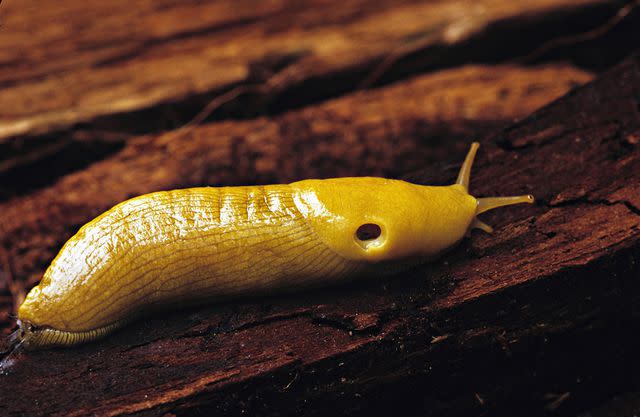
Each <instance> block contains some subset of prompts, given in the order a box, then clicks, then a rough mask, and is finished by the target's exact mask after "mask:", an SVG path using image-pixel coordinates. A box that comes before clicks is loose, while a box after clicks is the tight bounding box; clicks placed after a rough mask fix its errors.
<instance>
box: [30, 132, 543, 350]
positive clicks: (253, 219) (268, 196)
mask: <svg viewBox="0 0 640 417" xmlns="http://www.w3.org/2000/svg"><path fill="white" fill-rule="evenodd" d="M476 149H477V144H474V145H473V146H472V149H471V151H470V152H469V155H468V156H467V160H466V161H465V164H464V165H463V168H462V170H461V173H460V176H459V178H458V181H457V183H456V184H454V185H451V186H446V187H431V186H422V185H416V184H411V183H408V182H404V181H398V180H390V179H384V178H372V177H361V178H335V179H327V180H304V181H299V182H295V183H292V184H287V185H270V186H246V187H220V188H215V187H203V188H191V189H183V190H174V191H167V192H156V193H151V194H147V195H143V196H140V197H136V198H133V199H131V200H128V201H125V202H123V203H120V204H118V205H116V206H115V207H113V208H112V209H110V210H109V211H107V212H105V213H103V214H102V215H100V216H99V217H97V218H96V219H94V220H92V221H91V222H89V223H87V224H86V225H85V226H83V227H82V228H81V229H80V230H79V231H78V233H77V234H76V235H75V236H73V237H72V238H71V239H70V240H69V241H68V242H67V243H66V244H65V245H64V247H63V248H62V250H61V251H60V253H59V254H58V256H57V257H56V258H55V259H54V260H53V262H52V263H51V265H50V266H49V268H48V269H47V271H46V272H45V274H44V276H43V278H42V280H41V282H40V284H39V285H38V286H36V287H34V288H33V289H32V290H31V291H30V292H29V294H28V296H27V297H26V299H25V301H24V303H23V304H22V305H21V306H20V309H19V311H18V318H19V325H20V329H19V330H18V336H17V337H18V339H19V340H20V341H21V342H22V344H23V345H24V346H25V347H27V348H44V347H51V346H68V345H73V344H78V343H82V342H85V341H89V340H93V339H96V338H99V337H101V336H104V335H106V334H107V333H109V332H111V331H112V330H114V329H116V328H118V327H120V326H122V325H123V324H124V323H126V322H127V321H129V320H131V319H133V318H135V317H137V316H138V315H140V314H143V313H147V312H150V311H154V310H158V309H163V308H166V307H167V306H172V305H184V304H193V303H205V302H215V301H216V300H223V299H226V298H228V297H233V296H240V295H248V294H252V295H260V294H270V293H274V292H278V291H292V290H296V289H298V288H302V287H309V286H318V285H326V284H329V283H332V282H336V281H341V280H345V279H350V278H352V277H356V276H358V275H362V274H364V273H366V274H367V276H370V275H375V274H376V273H378V272H380V273H382V272H383V271H387V270H389V269H390V268H391V269H394V268H397V267H401V266H402V265H405V264H409V263H415V262H416V260H421V259H429V258H433V257H435V256H437V255H438V254H440V253H442V252H443V251H444V250H446V249H448V248H450V247H451V246H453V245H455V244H456V243H457V242H458V241H459V240H461V239H462V238H463V237H464V236H465V234H466V233H467V232H468V230H469V229H471V228H473V227H477V228H481V229H484V230H487V231H489V229H490V228H489V227H488V226H486V225H485V224H484V223H482V222H480V221H479V220H477V219H476V215H477V214H479V213H480V212H482V211H486V210H489V209H491V208H494V207H498V206H501V205H508V204H515V203H520V202H532V201H533V198H532V197H531V196H521V197H496V198H489V199H476V198H474V197H472V196H471V195H469V194H468V192H467V187H468V181H469V172H470V168H471V164H472V162H473V157H474V155H475V152H476ZM483 201H484V203H483Z"/></svg>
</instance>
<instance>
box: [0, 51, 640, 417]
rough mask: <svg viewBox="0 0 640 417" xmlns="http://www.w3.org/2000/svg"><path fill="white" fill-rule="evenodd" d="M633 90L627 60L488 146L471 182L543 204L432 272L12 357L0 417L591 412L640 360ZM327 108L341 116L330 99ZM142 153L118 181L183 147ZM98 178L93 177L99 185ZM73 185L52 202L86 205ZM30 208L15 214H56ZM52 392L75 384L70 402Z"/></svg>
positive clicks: (637, 127) (420, 177) (504, 221)
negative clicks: (581, 407) (27, 416)
mask: <svg viewBox="0 0 640 417" xmlns="http://www.w3.org/2000/svg"><path fill="white" fill-rule="evenodd" d="M413 90H415V87H414V88H413ZM639 96H640V56H637V55H636V56H635V57H632V58H631V59H629V60H628V61H626V62H625V63H624V64H622V65H620V66H619V67H617V68H615V69H613V70H611V71H609V72H608V73H606V74H605V75H604V76H602V77H600V78H598V79H597V80H596V81H594V82H592V83H590V84H589V85H588V86H586V87H584V88H581V89H579V90H578V91H576V92H574V93H572V94H570V95H568V96H566V97H564V98H562V99H561V100H559V101H557V102H555V103H553V104H552V105H550V106H548V107H545V108H543V109H542V110H540V111H538V112H536V113H534V114H533V115H532V116H531V117H528V118H527V119H525V120H524V121H522V122H520V123H518V124H515V125H513V126H511V127H510V128H507V129H506V130H504V131H501V132H500V133H499V134H497V135H494V136H492V137H491V138H490V139H488V140H486V141H484V147H483V151H482V152H481V154H480V155H479V160H478V162H477V164H476V168H475V170H474V177H473V181H472V190H473V191H474V192H475V193H476V194H478V195H502V194H511V193H523V192H532V193H533V194H535V195H536V196H537V198H538V203H537V205H536V206H534V207H530V206H527V207H519V208H512V209H510V210H503V211H501V212H500V213H495V214H492V215H489V216H486V220H487V222H489V223H491V224H493V225H494V226H496V229H497V230H496V232H495V234H493V235H480V234H477V235H476V234H474V236H473V237H472V239H471V240H470V241H466V242H465V243H464V244H463V245H462V246H461V247H459V248H457V249H456V250H455V251H453V252H452V253H450V254H448V255H447V256H446V257H445V258H443V259H442V260H440V261H438V262H436V263H434V264H432V265H430V266H427V267H422V268H419V269H417V270H415V271H413V273H411V274H404V275H403V276H398V277H395V278H393V279H390V280H387V281H382V282H368V283H367V282H361V283H357V284H354V285H351V286H347V287H342V288H338V289H335V288H334V289H330V290H327V291H324V292H315V293H307V294H301V295H297V296H294V297H286V298H281V299H263V300H255V301H253V302H245V303H236V304H233V305H227V306H219V307H211V308H203V309H197V310H190V311H189V312H184V313H182V314H168V315H166V316H163V317H157V318H154V319H149V320H145V321H142V322H138V323H137V324H133V325H131V326H130V327H128V328H127V329H125V330H123V331H121V332H118V333H117V334H115V335H113V337H110V338H108V339H106V340H104V341H101V342H99V343H95V344H92V345H87V346H83V347H80V348H77V349H69V350H57V351H51V352H35V353H21V354H18V355H16V356H15V357H14V358H13V364H12V365H11V367H10V368H9V372H8V375H4V376H3V377H2V378H0V392H2V393H8V392H10V393H11V399H10V400H7V399H3V401H2V402H0V407H2V408H0V410H1V411H2V412H3V414H7V415H21V414H23V413H25V412H29V413H31V414H42V415H45V414H46V415H85V414H95V415H110V416H113V415H124V414H136V415H162V414H163V413H166V412H171V413H173V414H175V415H196V414H211V413H214V412H218V413H221V414H222V413H224V414H227V415H256V414H259V415H299V414H300V413H302V412H305V413H306V414H307V415H327V414H328V413H329V412H330V410H335V409H339V410H340V411H341V412H342V413H344V414H358V413H359V414H367V415H390V414H399V413H400V412H405V414H406V413H407V412H410V411H408V410H419V412H420V413H421V415H461V414H463V413H467V414H470V413H473V412H477V413H486V412H491V411H492V410H493V411H496V410H497V411H501V412H502V414H505V413H506V414H513V413H514V410H513V409H509V407H515V406H517V407H518V408H517V411H518V413H519V414H523V413H529V414H532V413H536V412H541V411H542V410H544V409H545V407H546V409H547V410H549V411H558V410H565V411H566V410H569V412H570V411H571V410H573V409H574V408H575V407H576V403H577V402H580V401H582V404H584V403H585V402H589V401H594V400H595V399H596V398H597V397H598V396H600V397H601V396H603V395H606V394H607V393H608V392H611V390H612V389H615V386H616V378H615V377H616V376H617V374H615V373H614V374H613V375H612V374H611V373H610V371H611V370H612V369H616V370H618V371H619V372H620V373H621V374H625V373H633V372H636V373H637V370H638V368H640V363H639V362H640V361H638V358H637V355H634V354H632V353H635V352H637V348H638V347H639V346H638V343H639V342H638V340H636V339H637V338H634V337H633V336H632V330H633V329H634V328H636V327H637V319H638V316H637V308H636V307H635V305H636V304H637V301H638V298H639V295H640V285H639V283H638V280H637V277H638V276H639V274H640V265H639V264H638V262H637V260H638V259H639V256H640V147H639V145H640V140H639V138H640V104H639V102H638V97H639ZM358 97H360V98H361V97H363V96H356V97H354V98H353V100H358ZM336 103H337V102H334V103H329V104H327V107H319V108H324V109H327V108H330V107H331V106H332V105H333V106H336ZM418 107H419V108H423V107H424V105H421V106H418ZM325 111H326V110H325ZM305 112H306V113H305ZM304 114H313V118H309V119H308V120H309V123H308V124H307V126H310V127H307V128H308V129H312V127H313V124H312V123H311V121H312V120H313V121H314V122H315V121H318V120H320V121H319V122H317V123H321V125H320V126H321V127H324V126H325V124H324V123H323V122H322V121H321V120H322V118H318V117H319V116H320V114H321V113H320V112H318V111H317V110H313V109H309V110H306V111H303V112H301V113H297V116H295V117H300V116H301V115H304ZM326 114H327V116H326V119H327V120H334V122H336V123H338V124H339V121H340V120H341V119H340V117H339V115H340V113H339V112H337V111H336V109H335V108H334V111H333V112H332V113H329V112H327V113H326ZM329 115H330V116H329ZM287 117H291V116H283V118H282V119H280V122H279V123H283V121H284V120H286V119H287ZM379 117H385V118H393V117H394V116H393V114H391V115H388V114H384V112H383V115H380V116H379ZM257 123H264V121H260V122H257ZM327 125H329V123H327ZM218 126H225V129H230V128H231V127H232V126H238V125H235V124H231V123H230V124H222V125H218ZM247 126H249V125H247ZM202 129H203V130H202V131H201V132H207V133H210V132H211V131H213V130H215V129H221V128H219V127H216V125H213V126H206V127H203V128H202ZM245 129H246V127H245ZM286 131H287V130H285V129H280V133H279V134H282V132H286ZM320 131H324V130H323V129H322V128H321V129H320ZM244 132H245V134H246V133H249V132H250V133H252V134H253V135H256V137H264V135H265V134H266V133H264V131H262V130H257V131H254V130H249V131H244ZM387 132H388V131H387ZM403 133H404V134H406V135H410V132H408V131H405V132H403ZM387 134H388V133H387ZM383 136H386V135H383ZM207 137H209V136H207ZM248 137H253V136H248ZM284 137H287V136H286V135H284ZM200 140H204V139H203V137H202V136H200V135H194V137H193V138H192V141H193V142H194V143H197V142H198V141H200ZM257 142H260V141H257ZM136 143H137V144H133V143H132V144H131V147H130V148H128V149H129V150H127V151H124V152H123V153H122V155H119V156H118V157H117V158H121V161H122V162H123V163H122V166H123V168H124V167H125V164H124V162H125V161H126V159H127V157H129V158H131V159H130V161H129V162H130V163H131V164H130V165H129V164H127V165H126V170H123V171H122V174H121V175H123V176H127V175H136V172H137V168H136V167H137V166H140V165H138V164H142V162H141V161H143V159H140V157H139V154H136V152H135V151H134V150H135V149H140V148H143V147H147V148H148V149H149V150H150V151H153V149H161V148H162V147H170V146H172V143H171V142H169V143H155V142H154V139H153V138H145V139H141V140H140V141H139V142H136ZM136 147H137V148H136ZM150 155H152V157H151V159H149V162H148V163H153V162H156V163H157V164H158V167H159V168H160V169H159V170H158V171H157V172H158V173H157V174H154V175H156V177H153V178H152V179H151V180H152V181H157V182H156V183H155V184H156V185H166V184H165V183H162V181H163V179H164V178H167V175H168V174H166V173H163V172H164V170H163V169H162V168H163V167H162V164H163V163H164V162H165V161H164V160H163V159H162V158H161V157H160V156H158V154H156V153H154V152H151V153H150ZM153 155H156V156H153ZM196 156H197V154H191V157H192V158H196ZM117 158H116V159H114V160H112V161H110V163H109V164H110V165H112V164H115V165H116V166H117V164H116V161H117V160H118V159H117ZM174 168H175V167H174ZM443 168H444V169H443ZM103 169H104V164H102V165H101V164H97V165H96V166H95V167H92V168H91V169H89V170H88V171H87V172H86V173H85V174H83V175H86V176H87V178H88V177H90V176H93V178H95V180H96V181H101V180H102V178H103V177H102V176H101V173H102V172H104V171H102V170H103ZM455 169H456V167H455V166H444V167H443V166H442V165H436V166H432V168H431V169H429V170H426V171H422V172H421V173H418V174H416V175H414V176H413V177H412V178H413V179H414V180H417V181H420V182H429V183H434V182H435V183H441V182H447V181H450V180H451V179H452V178H453V177H454V176H455ZM168 170H169V168H167V171H168ZM146 172H148V171H146ZM154 172H156V171H154ZM178 172H179V170H178ZM184 174H186V175H187V177H188V175H193V173H184ZM199 175H200V176H199V177H197V178H200V179H202V178H205V177H204V176H202V174H199ZM75 178H76V181H80V180H78V179H77V178H83V177H75ZM104 178H109V177H108V176H106V177H104ZM188 178H192V179H193V178H194V177H188ZM69 181H70V182H69V183H68V184H67V185H65V187H68V188H60V189H59V192H61V191H62V190H63V189H64V190H67V191H65V194H66V195H67V196H71V197H75V200H68V201H69V203H68V204H71V203H72V202H74V201H75V202H76V204H78V205H81V204H82V203H81V201H82V200H83V199H82V196H81V195H80V191H78V193H76V194H75V195H74V194H69V191H68V190H69V189H71V187H72V185H73V181H71V180H69ZM104 181H105V182H104V184H113V183H112V182H109V181H106V180H104ZM59 184H65V180H63V181H61V182H60V183H59ZM78 185H82V188H78V190H81V189H82V190H84V189H85V187H87V185H88V182H79V183H78ZM57 186H59V187H62V186H60V185H57ZM89 190H91V188H89ZM104 190H105V192H113V193H114V194H111V195H112V196H118V197H119V194H117V193H118V192H122V191H119V190H113V189H112V188H111V187H109V186H106V187H104ZM134 191H137V190H134ZM45 192H48V191H45ZM53 194H54V193H53V192H52V193H51V195H50V198H54V195H53ZM71 197H67V198H71ZM36 199H37V197H34V198H33V199H32V201H36ZM21 201H27V198H26V199H25V200H21ZM42 201H43V202H44V201H45V200H44V199H43V200H42ZM54 201H55V200H54ZM22 204H26V203H22ZM33 204H35V203H33ZM40 204H44V203H40ZM23 207H24V209H23V210H22V211H21V213H23V216H28V215H30V213H31V212H33V213H36V212H41V211H42V210H44V209H45V207H35V206H34V208H33V211H30V210H26V208H27V207H28V206H26V205H25V206H23ZM7 208H8V207H7ZM59 216H62V214H60V215H59ZM27 236H28V233H27ZM595 358H598V359H601V360H596V359H595ZM607 378H609V379H607ZM51 386H64V395H59V394H57V393H56V391H53V390H51V389H50V387H51ZM594 387H597V389H594ZM389 399H393V401H389ZM506 399H509V401H506ZM34 401H37V402H38V404H42V409H40V410H37V409H35V408H36V407H35V406H34ZM572 407H573V408H572ZM505 408H506V410H505Z"/></svg>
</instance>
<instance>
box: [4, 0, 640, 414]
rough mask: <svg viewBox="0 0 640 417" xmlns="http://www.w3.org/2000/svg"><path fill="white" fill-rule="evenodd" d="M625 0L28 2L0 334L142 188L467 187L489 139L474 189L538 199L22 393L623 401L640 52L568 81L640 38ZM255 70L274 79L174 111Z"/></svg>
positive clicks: (198, 322)
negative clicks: (336, 280)
mask: <svg viewBox="0 0 640 417" xmlns="http://www.w3.org/2000/svg"><path fill="white" fill-rule="evenodd" d="M630 4H632V3H630ZM623 5H624V3H621V2H615V1H597V0H581V1H568V0H543V1H529V2H506V1H502V0H482V1H478V2H471V3H470V2H463V1H453V2H449V1H446V2H445V1H427V2H424V1H422V2H421V1H404V2H393V1H387V0H382V1H377V2H363V1H360V0H341V1H333V0H322V1H320V0H314V1H310V2H295V1H265V2H253V1H241V2H237V1H214V2H200V1H188V2H184V1H182V2H179V1H155V2H152V1H142V0H140V1H135V2H130V1H129V2H124V1H113V2H97V1H94V0H87V1H84V2H74V1H69V2H60V1H53V0H46V1H39V2H35V1H32V0H28V1H22V2H17V1H16V0H5V1H4V2H3V3H2V5H1V6H0V18H2V25H1V26H0V35H2V36H0V109H1V110H0V330H1V332H0V334H8V332H9V331H10V330H11V327H12V326H13V324H14V320H13V317H12V316H11V313H12V310H13V309H14V304H15V303H17V302H19V300H20V298H21V296H23V295H24V291H26V290H27V289H28V288H30V287H31V286H32V285H34V284H35V283H36V282H37V281H38V279H39V278H40V276H41V274H42V272H43V270H44V268H46V266H47V264H48V263H49V262H50V261H51V259H52V258H53V256H54V255H55V253H56V252H57V251H58V250H59V248H60V247H61V245H62V243H63V242H64V241H65V240H66V239H67V238H68V237H70V236H71V235H72V234H73V233H74V232H75V231H76V230H77V229H78V228H79V227H80V226H81V225H82V224H83V223H85V222H86V221H88V220H90V219H91V218H92V217H94V216H95V215H97V214H99V213H100V212H102V211H104V210H105V209H108V208H109V207H110V206H112V205H113V204H115V203H117V202H119V201H122V200H124V199H126V198H128V197H131V196H134V195H138V194H141V193H146V192H150V191H155V190H160V189H171V188H179V187H188V186H197V185H233V184H244V183H271V182H287V181H292V180H296V179H301V178H308V177H328V176H346V175H384V176H391V177H398V176H404V177H405V178H408V179H410V180H413V181H416V182H420V183H431V184H443V183H448V182H451V181H452V180H453V179H454V178H455V175H456V172H457V169H458V167H459V164H460V162H461V158H462V156H463V155H464V152H465V151H466V149H467V146H468V144H469V142H470V141H471V139H476V138H480V139H481V141H482V143H483V146H482V148H481V150H480V153H479V156H478V161H477V164H476V166H475V168H474V171H473V175H472V192H473V193H474V194H476V195H478V196H485V195H505V194H516V193H533V194H534V195H535V196H536V197H537V199H538V201H537V203H536V205H535V206H533V207H532V206H527V207H514V208H510V209H505V210H502V211H500V212H496V213H495V214H493V213H489V214H488V215H487V216H485V218H486V221H487V222H488V223H490V224H491V225H493V226H496V232H495V233H494V234H493V235H483V234H480V233H474V234H473V236H472V237H471V238H470V239H469V240H466V241H465V242H463V244H462V245H461V246H460V247H458V248H456V249H455V250H454V251H452V252H451V253H449V254H447V255H446V256H445V257H443V258H442V259H440V260H438V261H437V262H435V263H433V264H430V265H426V266H424V267H420V268H418V269H416V270H414V271H411V272H409V273H405V274H402V275H400V276H396V277H393V278H391V279H387V280H383V281H374V282H371V281H369V282H367V280H363V281H361V282H359V283H355V284H351V285H347V286H342V287H338V288H331V289H326V290H322V291H315V292H305V293H302V294H296V295H292V296H286V297H279V298H266V299H257V300H243V301H239V302H234V303H233V304H227V305H219V306H209V307H204V308H196V309H189V310H185V311H180V312H169V311H168V312H166V314H161V315H159V316H155V317H150V318H146V319H144V320H140V321H138V322H136V323H133V324H131V325H130V326H128V327H127V328H125V329H123V330H122V331H119V332H117V333H116V334H114V335H112V336H111V337H109V338H107V339H105V340H102V341H100V342H97V343H93V344H89V345H86V346H82V347H78V348H73V349H67V350H52V351H46V352H17V353H15V354H13V355H12V356H10V357H9V358H8V359H7V362H6V363H7V367H6V368H5V369H4V372H3V373H2V374H0V415H3V416H4V415H11V416H18V415H20V416H21V415H58V416H63V415H64V416H67V415H77V416H80V415H99V416H119V415H140V416H145V415H148V416H155V415H167V416H169V415H175V416H196V415H217V414H220V415H272V416H280V415H283V416H284V415H311V416H314V415H317V416H324V415H334V414H336V412H337V410H339V412H340V414H344V415H367V416H388V415H398V416H400V415H406V416H409V415H410V416H418V415H420V416H426V415H434V416H463V415H486V414H498V415H540V414H554V415H575V414H577V413H582V414H584V415H585V416H586V415H591V414H593V415H616V414H615V410H616V408H619V407H618V403H617V402H616V401H612V402H610V403H609V404H611V405H610V406H609V405H607V404H608V403H606V402H604V405H600V403H602V402H603V401H606V400H608V399H609V398H610V397H611V396H613V395H618V394H619V393H621V392H624V391H632V392H634V391H635V392H638V391H640V379H639V378H637V376H636V375H638V374H639V372H638V371H640V361H639V360H638V359H637V350H638V348H640V340H636V339H638V338H637V337H635V334H636V333H637V329H638V328H639V327H640V321H639V320H638V319H639V315H638V308H637V307H636V304H637V302H638V299H639V298H640V297H639V295H640V293H639V290H640V286H639V285H638V282H637V278H638V276H640V265H639V263H638V262H639V260H640V243H639V238H640V98H639V97H640V55H638V54H636V55H633V56H632V57H630V58H629V59H627V60H626V61H625V62H624V63H623V64H621V65H618V66H617V67H616V68H614V69H611V70H609V71H608V72H606V73H605V74H603V75H601V76H600V77H599V78H597V79H596V80H595V81H593V82H591V83H590V84H588V85H587V86H585V87H582V88H579V89H578V90H575V91H572V92H570V93H569V94H568V95H565V94H566V93H567V92H569V91H571V90H572V89H574V88H576V87H578V86H580V85H583V84H585V83H587V82H589V81H590V80H592V78H593V72H594V71H598V70H599V69H600V68H601V67H602V66H603V65H605V64H606V65H609V64H611V63H612V62H616V61H617V60H616V57H618V56H619V55H620V54H624V53H628V52H629V51H631V50H633V49H634V48H636V46H635V45H637V42H635V40H637V39H638V35H639V33H638V32H637V29H635V30H634V27H635V28H637V27H638V26H637V24H638V23H640V16H639V14H638V13H637V11H634V12H633V13H631V14H630V16H631V18H624V19H623V20H621V22H617V23H616V24H615V25H614V26H615V27H613V26H611V27H609V26H599V25H602V24H604V22H607V21H608V19H610V18H611V17H612V16H615V15H616V13H618V15H619V16H626V15H622V14H621V13H622V12H621V10H622V11H624V10H627V12H630V11H631V10H632V9H630V8H629V9H620V7H622V6H623ZM594 27H601V28H603V27H605V28H606V30H603V31H602V32H593V33H597V36H583V37H577V38H574V39H571V41H570V42H568V43H567V44H566V45H564V44H563V43H562V42H559V43H557V44H553V42H554V41H553V39H556V37H558V36H563V35H567V34H570V33H574V32H580V31H584V30H590V29H593V28H594ZM616 33H617V34H616ZM591 38H593V39H591ZM607 39H609V43H607ZM611 39H614V40H615V42H611ZM565 40H566V39H565ZM548 41H551V42H552V44H551V45H552V46H553V47H552V48H551V52H549V51H543V52H544V53H543V54H541V56H543V57H544V59H542V61H541V62H537V63H536V65H531V64H529V65H528V66H523V63H525V64H526V63H529V62H530V61H529V60H524V61H518V59H517V58H518V57H521V56H523V55H527V54H529V53H530V52H531V51H537V50H538V48H539V47H540V45H547V44H546V42H548ZM563 45H564V46H563ZM585 45H587V46H585ZM603 56H604V57H605V58H602V57H603ZM601 60H604V61H603V62H604V64H603V63H600V61H601ZM516 61H518V64H516V63H515V62H516ZM534 61H535V60H534ZM580 65H582V67H583V68H584V69H580ZM606 65H605V66H606ZM239 85H262V86H263V87H261V88H259V89H256V90H255V91H253V92H252V93H250V94H241V95H239V96H238V97H236V98H234V99H233V100H231V102H230V103H228V104H226V105H224V106H223V107H222V108H220V109H217V110H216V111H215V112H214V114H213V116H212V118H210V119H209V120H210V121H211V120H216V122H215V123H208V124H203V125H201V126H197V127H194V128H193V129H191V130H188V131H185V132H181V131H177V130H172V131H171V130H170V131H169V132H167V133H164V132H163V129H172V128H175V127H177V126H180V125H181V124H183V123H184V122H186V121H188V120H189V119H190V118H191V117H193V115H195V114H196V113H197V112H198V111H199V110H200V109H202V107H203V106H204V105H205V104H206V103H207V102H208V101H209V100H210V99H211V98H213V97H216V96H217V95H219V94H220V93H222V92H225V91H229V90H230V89H232V88H234V87H235V86H239ZM372 85H376V86H378V88H375V89H368V87H371V86H372ZM380 86H381V87H380ZM359 90H364V91H359ZM563 95H565V96H564V97H562V98H561V99H560V100H558V101H555V102H553V103H552V104H550V105H548V106H546V107H544V108H542V109H541V110H538V111H535V110H536V109H538V108H540V107H541V106H544V105H546V104H547V103H550V102H552V101H553V100H555V99H557V98H559V97H561V96H563ZM329 98H331V100H328V101H325V99H329ZM534 111H535V112H534ZM532 112H533V114H532V115H531V116H529V117H526V118H525V116H528V115H530V114H531V113H532ZM253 116H260V117H256V118H251V119H250V118H249V117H253ZM221 119H227V120H221ZM518 120H521V121H519V122H517V121H518ZM425 167H426V168H425ZM409 172H414V174H411V175H408V176H407V175H406V174H407V173H409ZM622 398H628V400H627V402H626V404H628V405H629V408H628V409H629V410H633V409H634V402H635V401H636V400H635V397H634V395H633V394H629V395H627V396H626V397H624V396H623V397H622ZM590 407H595V408H593V409H592V410H591V411H585V410H587V409H589V408H590ZM630 412H631V411H630ZM590 413H591V414H590Z"/></svg>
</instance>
